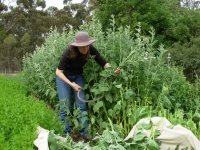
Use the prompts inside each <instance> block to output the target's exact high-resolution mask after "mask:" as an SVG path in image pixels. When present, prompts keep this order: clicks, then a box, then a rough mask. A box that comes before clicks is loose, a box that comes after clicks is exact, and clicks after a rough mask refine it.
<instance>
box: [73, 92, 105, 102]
mask: <svg viewBox="0 0 200 150" xmlns="http://www.w3.org/2000/svg"><path fill="white" fill-rule="evenodd" d="M79 92H80V90H78V92H77V96H78V99H79V100H80V101H82V102H85V103H89V102H95V101H98V100H100V99H102V98H103V97H104V95H103V96H101V97H98V98H96V99H92V100H84V99H82V98H80V95H79V94H80V93H79Z"/></svg>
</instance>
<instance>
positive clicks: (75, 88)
mask: <svg viewBox="0 0 200 150" xmlns="http://www.w3.org/2000/svg"><path fill="white" fill-rule="evenodd" d="M71 87H72V88H73V89H74V90H75V91H78V90H80V89H82V87H81V86H79V85H78V84H76V83H75V82H72V84H71Z"/></svg>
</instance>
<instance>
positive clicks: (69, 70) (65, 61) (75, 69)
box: [58, 45, 107, 76]
mask: <svg viewBox="0 0 200 150" xmlns="http://www.w3.org/2000/svg"><path fill="white" fill-rule="evenodd" d="M89 51H90V55H91V56H95V57H94V59H95V61H96V62H97V63H98V64H99V65H100V66H101V67H104V65H105V64H106V63H107V62H106V61H105V60H104V59H103V57H101V55H100V53H99V52H98V51H97V49H96V48H95V47H94V46H92V45H90V47H89ZM69 56H70V49H69V47H68V48H67V49H66V50H65V51H64V53H63V54H62V57H61V59H60V62H59V64H58V69H59V70H64V75H65V76H72V75H79V74H82V73H83V66H84V65H85V63H86V62H87V60H86V59H84V54H81V53H80V52H79V51H78V55H77V57H76V58H75V59H70V57H69Z"/></svg>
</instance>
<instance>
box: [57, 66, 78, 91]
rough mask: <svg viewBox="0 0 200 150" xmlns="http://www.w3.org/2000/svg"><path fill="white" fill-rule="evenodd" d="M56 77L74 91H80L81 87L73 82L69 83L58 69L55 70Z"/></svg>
mask: <svg viewBox="0 0 200 150" xmlns="http://www.w3.org/2000/svg"><path fill="white" fill-rule="evenodd" d="M56 75H57V76H58V77H59V78H60V79H61V80H63V81H64V82H65V83H67V84H69V85H70V86H71V87H72V88H73V89H74V90H75V91H78V90H79V89H81V86H79V85H78V84H76V83H75V82H71V81H69V79H67V77H66V76H65V75H64V74H63V70H59V69H58V68H57V69H56Z"/></svg>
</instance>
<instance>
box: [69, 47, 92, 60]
mask: <svg viewBox="0 0 200 150" xmlns="http://www.w3.org/2000/svg"><path fill="white" fill-rule="evenodd" d="M69 50H70V55H69V57H70V59H75V58H76V57H77V55H78V54H79V50H78V47H76V46H72V45H70V47H69ZM89 57H90V49H89V50H88V52H87V53H86V56H85V57H84V59H88V58H89Z"/></svg>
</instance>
